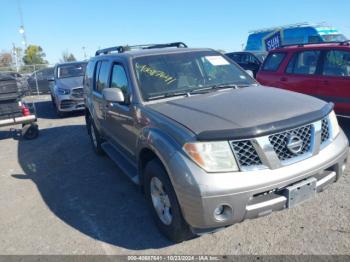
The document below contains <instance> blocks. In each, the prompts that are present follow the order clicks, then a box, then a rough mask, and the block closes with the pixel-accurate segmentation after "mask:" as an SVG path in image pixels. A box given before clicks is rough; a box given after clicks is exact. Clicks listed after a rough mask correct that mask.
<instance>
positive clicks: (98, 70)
mask: <svg viewBox="0 0 350 262" xmlns="http://www.w3.org/2000/svg"><path fill="white" fill-rule="evenodd" d="M109 70H110V62H109V61H107V60H101V61H98V62H97V63H96V66H95V77H94V81H93V89H92V105H93V108H94V109H93V111H94V113H95V121H96V120H97V121H96V122H95V124H96V125H97V126H98V128H99V130H101V129H100V128H101V127H104V125H105V120H106V114H105V110H104V109H105V106H106V102H105V100H104V99H103V97H102V90H103V89H104V88H107V87H108V84H109V83H108V76H109ZM102 130H103V129H102Z"/></svg>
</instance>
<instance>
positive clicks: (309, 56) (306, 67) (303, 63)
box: [286, 50, 320, 75]
mask: <svg viewBox="0 0 350 262" xmlns="http://www.w3.org/2000/svg"><path fill="white" fill-rule="evenodd" d="M319 57H320V51H316V50H312V51H304V52H300V53H297V54H295V55H294V56H293V58H292V59H291V60H290V61H289V64H288V67H287V70H286V72H287V73H288V74H297V75H314V74H315V73H316V70H317V63H318V59H319Z"/></svg>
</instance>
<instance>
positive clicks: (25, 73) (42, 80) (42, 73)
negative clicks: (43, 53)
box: [0, 64, 54, 95]
mask: <svg viewBox="0 0 350 262" xmlns="http://www.w3.org/2000/svg"><path fill="white" fill-rule="evenodd" d="M0 74H2V75H4V74H5V75H10V76H11V77H14V78H15V79H16V81H17V86H18V90H19V91H20V92H22V93H23V94H24V95H43V94H49V93H50V85H51V84H52V82H50V81H49V79H50V78H53V74H54V65H48V64H45V65H24V66H19V67H16V66H9V67H0Z"/></svg>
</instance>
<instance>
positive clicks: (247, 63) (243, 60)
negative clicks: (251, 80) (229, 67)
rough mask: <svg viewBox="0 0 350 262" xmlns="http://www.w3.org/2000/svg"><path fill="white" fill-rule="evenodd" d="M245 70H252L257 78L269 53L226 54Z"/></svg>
mask: <svg viewBox="0 0 350 262" xmlns="http://www.w3.org/2000/svg"><path fill="white" fill-rule="evenodd" d="M225 55H226V56H228V57H229V58H231V59H232V60H233V61H235V62H236V63H237V64H239V65H240V66H241V67H242V68H243V69H244V70H250V71H252V73H253V76H254V77H256V74H257V73H258V71H259V69H260V66H261V64H262V63H263V62H264V60H265V58H266V56H267V52H232V53H227V54H225Z"/></svg>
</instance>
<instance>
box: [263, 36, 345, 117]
mask: <svg viewBox="0 0 350 262" xmlns="http://www.w3.org/2000/svg"><path fill="white" fill-rule="evenodd" d="M257 79H258V81H259V82H260V83H261V84H263V85H267V86H273V87H278V88H282V89H287V90H291V91H295V92H300V93H304V94H308V95H312V96H315V97H318V98H321V99H323V100H325V101H330V102H333V103H335V112H336V113H337V114H339V115H346V116H350V88H349V87H350V44H349V41H346V42H340V43H327V44H310V45H296V46H287V47H282V48H278V49H276V50H274V51H272V52H270V54H269V56H268V57H267V58H266V60H265V62H264V64H263V66H262V68H261V71H260V72H259V73H258V75H257Z"/></svg>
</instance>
